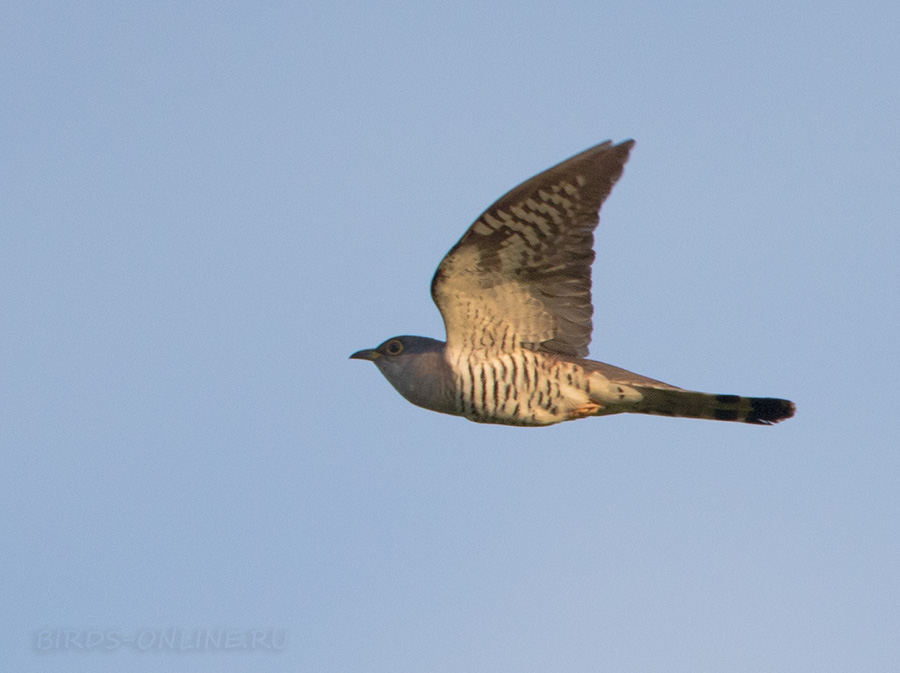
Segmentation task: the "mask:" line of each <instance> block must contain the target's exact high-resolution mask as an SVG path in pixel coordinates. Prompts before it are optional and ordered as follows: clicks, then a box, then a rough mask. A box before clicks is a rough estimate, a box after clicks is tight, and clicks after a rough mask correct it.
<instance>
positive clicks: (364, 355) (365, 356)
mask: <svg viewBox="0 0 900 673" xmlns="http://www.w3.org/2000/svg"><path fill="white" fill-rule="evenodd" d="M380 357H381V353H379V352H378V351H375V350H372V349H371V348H364V349H363V350H361V351H356V352H355V353H354V354H353V355H351V356H350V359H351V360H371V361H372V362H374V361H375V360H377V359H378V358H380Z"/></svg>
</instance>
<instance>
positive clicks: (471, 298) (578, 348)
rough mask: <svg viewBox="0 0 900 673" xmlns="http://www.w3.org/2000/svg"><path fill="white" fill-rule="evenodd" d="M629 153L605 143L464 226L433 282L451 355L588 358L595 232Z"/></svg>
mask: <svg viewBox="0 0 900 673" xmlns="http://www.w3.org/2000/svg"><path fill="white" fill-rule="evenodd" d="M633 145H634V141H633V140H628V141H625V142H623V143H620V144H618V145H613V144H612V143H611V142H610V141H607V142H605V143H601V144H600V145H597V146H595V147H592V148H591V149H589V150H586V151H584V152H582V153H581V154H577V155H575V156H574V157H572V158H570V159H567V160H566V161H563V162H562V163H560V164H557V165H556V166H554V167H553V168H550V169H548V170H546V171H544V172H543V173H540V174H538V175H536V176H535V177H533V178H531V179H530V180H527V181H526V182H524V183H522V184H521V185H519V186H518V187H515V188H514V189H512V190H511V191H509V192H508V193H507V194H505V195H504V196H503V197H501V198H500V199H499V200H498V201H497V202H496V203H494V204H493V205H492V206H491V207H490V208H488V209H487V210H486V211H485V212H484V213H483V214H482V215H481V216H480V217H479V218H478V219H477V220H476V221H475V223H474V224H473V225H472V226H471V227H469V229H468V231H466V233H465V234H464V235H463V237H462V238H461V239H460V240H459V242H458V243H457V244H456V245H455V246H453V248H452V249H451V250H450V252H449V253H447V255H446V256H445V257H444V259H443V260H442V261H441V263H440V265H439V266H438V269H437V272H436V273H435V275H434V279H433V280H432V283H431V294H432V297H433V298H434V302H435V304H437V306H438V309H440V311H441V315H442V316H443V318H444V326H445V327H446V330H447V346H448V348H450V349H453V350H469V349H473V348H488V349H496V350H505V351H508V350H513V349H515V348H518V347H525V348H528V349H530V350H534V351H545V352H549V353H557V354H560V355H567V356H574V357H584V356H585V355H587V352H588V344H589V343H590V341H591V330H592V322H591V315H592V313H593V307H592V305H591V263H592V262H593V261H594V250H593V243H594V234H593V231H594V229H595V228H596V226H597V223H598V222H599V219H600V218H599V210H600V206H601V205H602V204H603V201H604V200H605V199H606V197H607V196H608V195H609V193H610V191H611V190H612V187H613V185H614V184H615V182H616V180H618V179H619V176H621V174H622V170H623V167H624V165H625V162H626V161H627V160H628V153H629V152H630V150H631V148H632V146H633Z"/></svg>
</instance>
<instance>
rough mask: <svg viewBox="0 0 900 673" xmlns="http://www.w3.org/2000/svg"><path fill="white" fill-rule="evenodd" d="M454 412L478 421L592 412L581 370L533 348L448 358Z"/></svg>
mask: <svg viewBox="0 0 900 673" xmlns="http://www.w3.org/2000/svg"><path fill="white" fill-rule="evenodd" d="M451 365H452V366H453V369H454V372H455V374H456V391H457V394H456V400H455V401H456V407H457V412H458V413H459V414H460V415H462V416H465V417H466V418H468V419H469V420H472V421H476V422H478V423H501V424H505V425H552V424H554V423H559V422H561V421H567V420H570V419H573V418H578V417H581V416H584V415H588V414H589V413H591V412H592V411H593V409H591V408H590V400H589V398H588V394H587V392H586V389H585V385H584V384H585V377H584V376H583V374H584V372H583V370H582V369H581V368H580V367H578V366H577V365H575V364H573V363H569V362H562V361H556V360H549V359H548V358H546V357H545V356H543V355H542V354H539V353H534V352H532V351H526V350H522V351H517V352H513V353H502V354H499V355H495V356H492V357H478V356H476V355H475V354H472V355H470V356H469V357H461V358H459V359H457V360H456V361H455V362H453V363H451Z"/></svg>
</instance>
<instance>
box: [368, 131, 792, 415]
mask: <svg viewBox="0 0 900 673" xmlns="http://www.w3.org/2000/svg"><path fill="white" fill-rule="evenodd" d="M633 145H634V141H633V140H627V141H625V142H622V143H619V144H617V145H614V144H612V142H611V141H606V142H604V143H601V144H599V145H596V146H595V147H592V148H590V149H588V150H586V151H584V152H582V153H581V154H577V155H575V156H574V157H572V158H570V159H567V160H566V161H563V162H562V163H560V164H557V165H556V166H553V167H552V168H550V169H548V170H546V171H544V172H543V173H540V174H538V175H536V176H534V177H533V178H531V179H530V180H526V181H525V182H523V183H522V184H521V185H519V186H518V187H515V188H514V189H512V190H511V191H509V192H508V193H507V194H506V195H504V196H503V197H501V198H500V199H499V200H498V201H497V202H496V203H494V205H492V206H491V207H490V208H488V209H487V210H486V211H485V212H484V213H483V214H482V215H481V216H480V217H479V218H478V219H477V220H475V223H474V224H473V225H472V226H471V227H469V229H468V231H466V233H465V234H464V235H463V237H462V238H461V239H460V240H459V242H458V243H457V244H456V245H455V246H453V248H452V249H451V250H450V252H449V253H447V255H446V256H445V257H444V259H443V260H442V261H441V263H440V265H439V266H438V268H437V271H436V272H435V274H434V278H433V280H432V281H431V296H432V298H433V299H434V302H435V304H437V307H438V309H439V310H440V312H441V316H442V317H443V319H444V326H445V328H446V332H447V341H446V342H443V341H438V340H436V339H430V338H427V337H420V336H397V337H393V338H391V339H388V340H387V341H385V342H384V343H382V344H381V345H380V346H378V347H377V348H374V349H365V350H361V351H358V352H356V353H354V354H353V355H351V356H350V357H351V358H354V359H358V360H370V361H372V362H374V363H375V365H376V366H377V367H378V369H379V370H380V371H381V373H382V374H383V375H384V377H385V378H386V379H387V380H388V381H389V382H390V383H391V384H392V385H393V386H394V388H396V389H397V391H398V392H399V393H400V394H401V395H403V397H405V398H406V399H407V400H409V401H410V402H412V403H413V404H415V405H418V406H420V407H424V408H426V409H431V410H433V411H438V412H442V413H446V414H454V415H458V416H464V417H465V418H468V419H469V420H472V421H477V422H480V423H502V424H506V425H525V426H541V425H552V424H554V423H559V422H561V421H570V420H573V419H576V418H584V417H586V416H604V415H607V414H619V413H626V412H629V413H638V414H657V415H662V416H678V417H686V418H705V419H711V420H719V421H741V422H744V423H755V424H759V425H770V424H772V423H777V422H778V421H781V420H783V419H785V418H790V417H791V416H793V414H794V404H793V402H789V401H788V400H782V399H776V398H770V397H741V396H738V395H715V394H707V393H700V392H695V391H691V390H684V389H682V388H678V387H676V386H672V385H669V384H667V383H662V382H661V381H656V380H654V379H651V378H648V377H646V376H641V375H640V374H634V373H632V372H630V371H627V370H625V369H621V368H619V367H614V366H612V365H608V364H604V363H602V362H597V361H594V360H587V359H585V356H586V355H587V354H588V344H589V343H590V340H591V330H592V322H591V316H592V314H593V307H592V304H591V264H592V262H593V261H594V250H593V243H594V234H593V232H594V229H595V228H596V226H597V224H598V222H599V221H600V216H599V211H600V206H601V205H602V204H603V201H604V200H605V199H606V197H607V196H608V195H609V193H610V191H611V190H612V187H613V185H614V184H615V182H616V180H618V179H619V176H620V175H621V174H622V170H623V168H624V166H625V162H626V161H627V160H628V154H629V152H630V151H631V148H632V146H633Z"/></svg>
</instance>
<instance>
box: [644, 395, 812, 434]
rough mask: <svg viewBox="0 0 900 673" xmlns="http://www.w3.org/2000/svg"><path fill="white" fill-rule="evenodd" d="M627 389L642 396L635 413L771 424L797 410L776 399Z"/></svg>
mask: <svg viewBox="0 0 900 673" xmlns="http://www.w3.org/2000/svg"><path fill="white" fill-rule="evenodd" d="M629 387H631V388H634V389H635V390H637V391H638V392H639V393H640V394H641V396H642V399H641V400H640V401H639V402H636V403H635V404H634V406H633V407H631V408H629V409H628V411H630V412H633V413H637V414H656V415H660V416H681V417H684V418H704V419H709V420H715V421H738V422H741V423H755V424H757V425H772V424H773V423H778V421H783V420H784V419H786V418H790V417H791V416H793V415H794V411H795V410H796V407H795V406H794V403H793V402H790V401H789V400H780V399H778V398H775V397H740V396H738V395H711V394H708V393H697V392H694V391H692V390H680V389H671V388H652V387H649V386H634V385H632V386H629Z"/></svg>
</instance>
